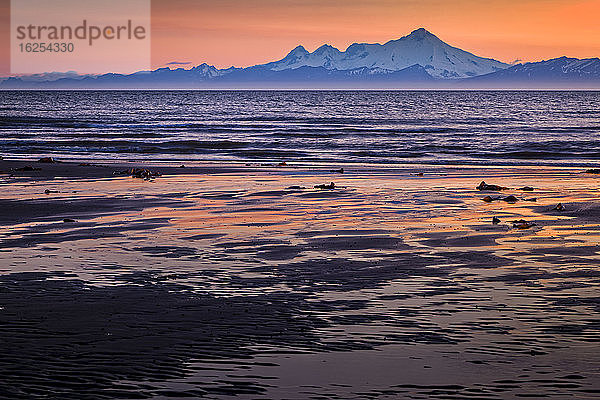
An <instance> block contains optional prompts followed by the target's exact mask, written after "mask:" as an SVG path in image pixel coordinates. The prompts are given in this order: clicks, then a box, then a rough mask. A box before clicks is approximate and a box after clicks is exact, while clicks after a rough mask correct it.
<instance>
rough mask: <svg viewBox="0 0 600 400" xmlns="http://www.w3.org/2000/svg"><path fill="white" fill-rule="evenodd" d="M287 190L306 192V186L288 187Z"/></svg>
mask: <svg viewBox="0 0 600 400" xmlns="http://www.w3.org/2000/svg"><path fill="white" fill-rule="evenodd" d="M286 189H287V190H304V189H306V188H305V187H304V186H288V187H287V188H286Z"/></svg>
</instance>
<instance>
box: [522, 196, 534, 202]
mask: <svg viewBox="0 0 600 400" xmlns="http://www.w3.org/2000/svg"><path fill="white" fill-rule="evenodd" d="M523 201H537V197H532V198H530V199H523Z"/></svg>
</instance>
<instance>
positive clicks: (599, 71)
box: [463, 57, 600, 88]
mask: <svg viewBox="0 0 600 400" xmlns="http://www.w3.org/2000/svg"><path fill="white" fill-rule="evenodd" d="M507 82H510V83H511V84H513V85H519V86H521V87H528V86H529V85H531V86H533V87H536V86H539V85H545V86H546V87H556V88H562V87H572V86H576V87H581V86H585V84H586V83H590V84H598V83H600V58H587V59H579V58H569V57H560V58H554V59H551V60H546V61H539V62H530V63H525V64H517V65H514V66H512V67H510V68H507V69H505V70H502V71H497V72H494V73H490V74H486V75H481V76H477V77H473V78H471V79H468V80H467V81H466V82H463V83H466V84H469V83H476V84H480V85H481V84H484V85H486V84H487V85H488V86H490V87H504V86H505V85H506V83H507ZM598 87H600V86H598Z"/></svg>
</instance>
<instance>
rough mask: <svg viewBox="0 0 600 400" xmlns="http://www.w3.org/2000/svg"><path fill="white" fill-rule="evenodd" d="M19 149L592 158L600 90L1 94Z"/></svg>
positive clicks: (1, 130)
mask: <svg viewBox="0 0 600 400" xmlns="http://www.w3.org/2000/svg"><path fill="white" fill-rule="evenodd" d="M0 99H1V103H0V154H1V155H2V156H4V157H12V158H25V157H31V156H36V157H37V156H54V157H57V158H60V159H86V160H87V159H103V160H109V159H114V160H155V161H158V160H160V161H189V160H196V161H228V162H230V161H240V162H248V161H258V162H271V161H287V162H305V163H317V162H323V163H342V162H343V163H363V164H407V163H408V164H411V163H418V164H421V163H431V164H493V165H595V164H597V163H598V160H600V140H599V139H600V111H599V110H600V92H580V91H578V92H565V91H562V92H551V91H543V92H528V91H516V92H503V91H462V92H447V91H442V92H432V91H420V92H419V91H417V92H406V91H240V92H237V91H222V92H205V91H28V92H15V91H3V92H0Z"/></svg>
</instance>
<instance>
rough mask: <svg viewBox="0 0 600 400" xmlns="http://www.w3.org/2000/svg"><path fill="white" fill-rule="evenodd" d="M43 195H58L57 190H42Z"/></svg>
mask: <svg viewBox="0 0 600 400" xmlns="http://www.w3.org/2000/svg"><path fill="white" fill-rule="evenodd" d="M44 193H45V194H50V193H60V192H59V191H58V190H50V189H46V190H44Z"/></svg>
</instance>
